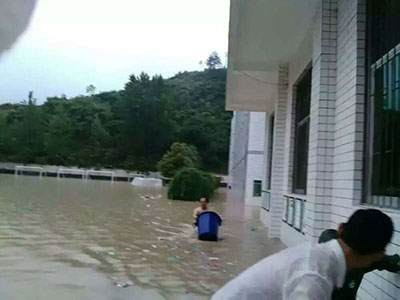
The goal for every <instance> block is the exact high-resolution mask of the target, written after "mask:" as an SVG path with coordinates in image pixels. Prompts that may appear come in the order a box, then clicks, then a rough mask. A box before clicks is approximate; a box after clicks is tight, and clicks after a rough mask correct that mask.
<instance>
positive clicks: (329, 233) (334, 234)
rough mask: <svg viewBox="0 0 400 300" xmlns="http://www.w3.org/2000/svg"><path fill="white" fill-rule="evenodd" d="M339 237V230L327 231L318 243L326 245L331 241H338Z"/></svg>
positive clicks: (322, 234)
mask: <svg viewBox="0 0 400 300" xmlns="http://www.w3.org/2000/svg"><path fill="white" fill-rule="evenodd" d="M338 237H339V235H338V232H337V230H335V229H327V230H325V231H324V232H322V233H321V235H320V236H319V239H318V243H319V244H322V243H326V242H329V241H330V240H334V239H337V238H338Z"/></svg>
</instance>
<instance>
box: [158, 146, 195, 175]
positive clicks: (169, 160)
mask: <svg viewBox="0 0 400 300" xmlns="http://www.w3.org/2000/svg"><path fill="white" fill-rule="evenodd" d="M185 167H188V168H189V167H192V168H198V167H200V156H199V153H198V152H197V149H196V147H194V146H192V145H187V144H185V143H173V144H172V146H171V148H170V150H169V151H168V152H167V153H166V154H164V156H163V157H162V159H161V160H160V161H159V162H158V164H157V169H158V170H159V171H160V172H161V175H163V176H164V177H167V178H172V177H174V176H175V174H176V173H177V172H178V171H179V170H180V169H183V168H185Z"/></svg>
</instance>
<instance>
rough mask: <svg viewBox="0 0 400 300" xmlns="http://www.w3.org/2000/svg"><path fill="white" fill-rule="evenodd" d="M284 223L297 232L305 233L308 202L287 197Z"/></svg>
mask: <svg viewBox="0 0 400 300" xmlns="http://www.w3.org/2000/svg"><path fill="white" fill-rule="evenodd" d="M284 201H285V202H284V212H283V221H284V222H285V223H287V224H288V225H289V226H291V227H293V228H295V229H296V230H297V231H299V232H301V233H304V212H305V206H306V200H305V199H301V198H297V197H291V196H285V200H284Z"/></svg>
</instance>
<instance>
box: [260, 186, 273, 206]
mask: <svg viewBox="0 0 400 300" xmlns="http://www.w3.org/2000/svg"><path fill="white" fill-rule="evenodd" d="M261 194H262V205H261V206H262V208H263V209H265V210H267V211H269V210H270V208H271V192H270V191H264V190H262V191H261Z"/></svg>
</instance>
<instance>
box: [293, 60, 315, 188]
mask: <svg viewBox="0 0 400 300" xmlns="http://www.w3.org/2000/svg"><path fill="white" fill-rule="evenodd" d="M308 81H309V97H308V115H306V116H304V117H303V118H302V119H300V120H299V118H300V116H299V114H300V112H301V111H300V109H299V97H298V96H299V95H298V86H299V85H301V84H303V83H307V82H308ZM311 89H312V64H311V63H310V64H309V65H308V66H307V67H306V68H305V70H304V71H303V73H302V74H301V76H300V77H299V79H298V80H297V82H296V83H295V95H296V96H295V101H296V102H295V117H294V122H295V123H294V127H295V129H294V151H293V174H292V179H293V185H292V192H293V193H294V194H300V195H306V194H307V177H308V154H309V146H310V145H309V144H310V143H309V142H310V118H311ZM302 104H304V103H302ZM304 125H307V126H308V131H307V138H306V140H305V142H304V143H305V148H304V151H305V160H306V161H305V162H303V163H304V165H305V170H304V173H305V174H303V176H304V177H305V186H304V187H303V188H299V186H298V180H297V178H298V176H299V175H298V173H297V172H298V169H299V164H300V162H299V156H298V155H299V151H297V149H298V147H299V141H300V139H299V130H300V128H301V127H302V126H304Z"/></svg>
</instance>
